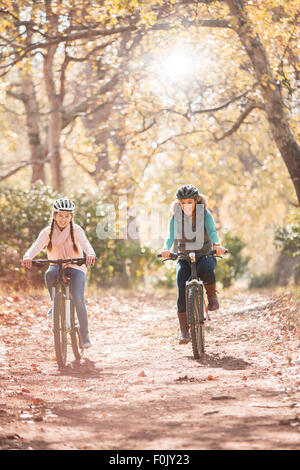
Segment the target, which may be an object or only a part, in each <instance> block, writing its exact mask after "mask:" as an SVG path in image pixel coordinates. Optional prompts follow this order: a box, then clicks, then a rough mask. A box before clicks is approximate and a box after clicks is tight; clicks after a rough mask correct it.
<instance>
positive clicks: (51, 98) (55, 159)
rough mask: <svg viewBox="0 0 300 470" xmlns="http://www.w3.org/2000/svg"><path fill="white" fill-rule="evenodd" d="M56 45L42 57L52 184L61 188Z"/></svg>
mask: <svg viewBox="0 0 300 470" xmlns="http://www.w3.org/2000/svg"><path fill="white" fill-rule="evenodd" d="M56 49H57V45H54V46H51V47H50V48H49V50H48V53H47V55H46V56H45V58H44V79H45V87H46V92H47V97H48V103H49V107H50V117H49V127H48V157H49V159H50V168H51V174H52V186H53V188H54V189H56V190H58V191H59V190H61V189H62V186H63V176H62V168H61V166H62V165H61V155H60V136H61V131H62V114H63V113H62V99H61V96H60V95H58V94H57V93H56V87H55V80H54V73H53V72H54V71H53V59H54V55H55V52H56Z"/></svg>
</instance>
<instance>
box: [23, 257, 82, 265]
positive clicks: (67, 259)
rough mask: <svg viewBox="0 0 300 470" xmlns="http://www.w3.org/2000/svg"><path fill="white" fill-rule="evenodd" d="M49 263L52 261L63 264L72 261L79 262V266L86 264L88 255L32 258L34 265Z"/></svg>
mask: <svg viewBox="0 0 300 470" xmlns="http://www.w3.org/2000/svg"><path fill="white" fill-rule="evenodd" d="M47 263H49V264H50V263H52V264H58V265H60V264H61V265H63V264H65V263H71V264H78V266H81V265H82V264H86V257H84V258H66V259H35V260H32V266H38V265H39V264H47Z"/></svg>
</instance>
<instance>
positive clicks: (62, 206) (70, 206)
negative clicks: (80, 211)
mask: <svg viewBox="0 0 300 470" xmlns="http://www.w3.org/2000/svg"><path fill="white" fill-rule="evenodd" d="M53 210H54V212H74V210H75V204H74V202H72V201H71V200H70V199H68V198H66V197H62V198H60V199H56V201H55V202H54V204H53Z"/></svg>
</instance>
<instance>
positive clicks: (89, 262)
mask: <svg viewBox="0 0 300 470" xmlns="http://www.w3.org/2000/svg"><path fill="white" fill-rule="evenodd" d="M95 259H96V258H95V255H88V256H87V257H86V265H87V266H91V265H94V264H95Z"/></svg>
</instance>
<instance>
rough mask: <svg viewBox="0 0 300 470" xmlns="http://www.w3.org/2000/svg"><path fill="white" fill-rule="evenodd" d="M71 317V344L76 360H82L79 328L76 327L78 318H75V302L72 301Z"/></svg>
mask: <svg viewBox="0 0 300 470" xmlns="http://www.w3.org/2000/svg"><path fill="white" fill-rule="evenodd" d="M70 310H71V311H70V314H71V315H70V316H71V330H70V336H71V344H72V349H73V354H74V356H75V359H80V358H81V354H80V351H79V345H80V336H79V328H78V326H77V325H76V317H75V306H74V303H73V301H72V300H71V305H70Z"/></svg>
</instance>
